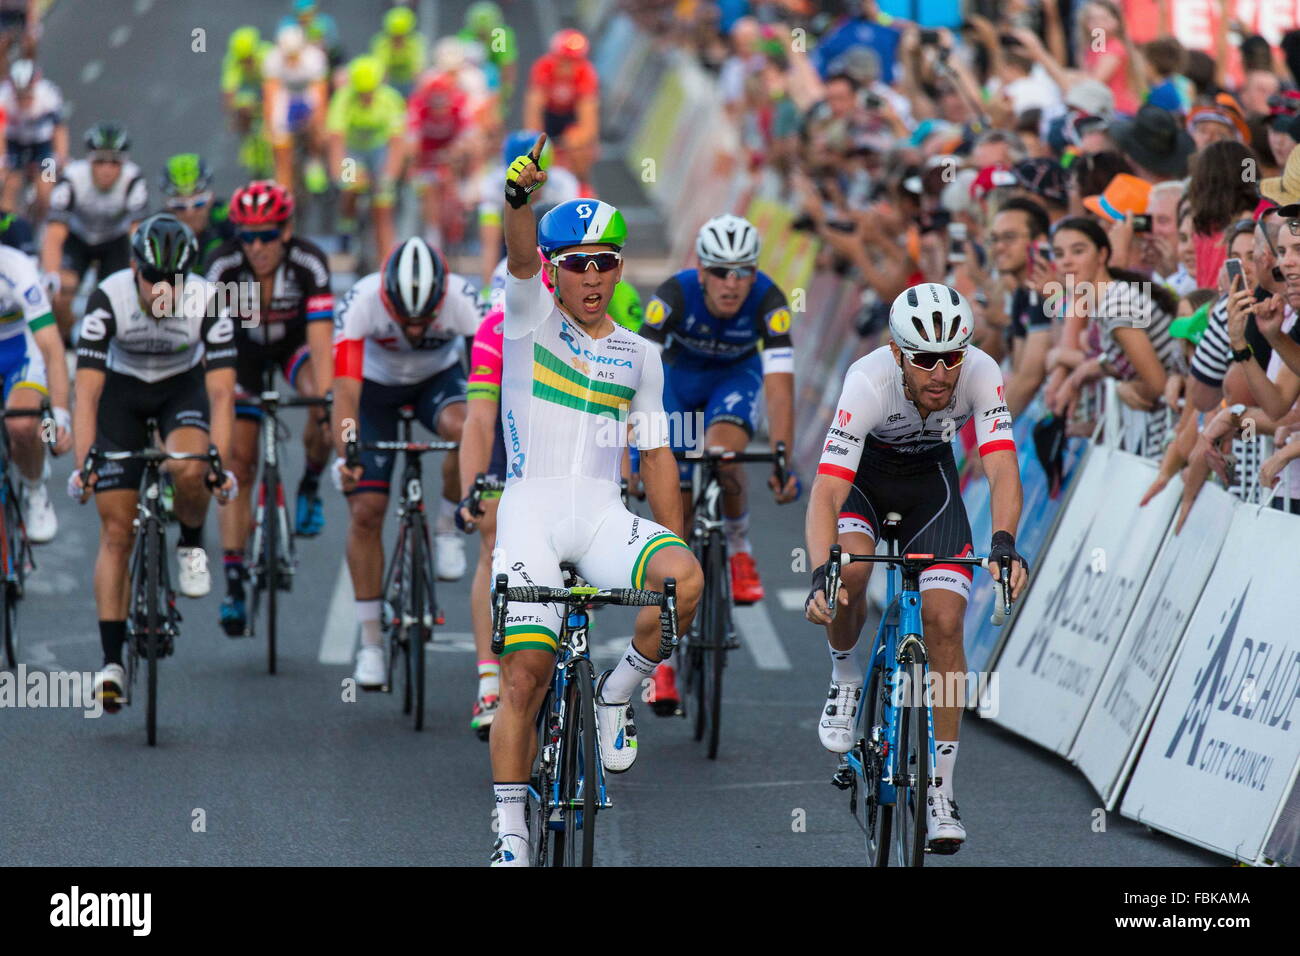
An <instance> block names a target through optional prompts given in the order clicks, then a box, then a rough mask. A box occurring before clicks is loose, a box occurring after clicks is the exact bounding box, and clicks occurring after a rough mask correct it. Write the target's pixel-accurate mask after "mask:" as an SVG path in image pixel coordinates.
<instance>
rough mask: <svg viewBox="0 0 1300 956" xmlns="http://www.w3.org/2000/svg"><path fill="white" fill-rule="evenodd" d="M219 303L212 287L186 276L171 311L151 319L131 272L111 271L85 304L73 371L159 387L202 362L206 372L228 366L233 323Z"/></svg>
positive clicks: (232, 356) (232, 350)
mask: <svg viewBox="0 0 1300 956" xmlns="http://www.w3.org/2000/svg"><path fill="white" fill-rule="evenodd" d="M219 302H220V299H219V298H218V297H217V290H216V287H215V286H214V285H213V284H212V283H211V282H208V281H206V280H204V279H200V278H199V277H198V276H193V275H192V276H187V277H186V279H185V288H184V290H183V291H182V293H181V294H179V295H177V296H176V300H175V303H174V305H175V308H171V309H164V310H163V311H165V312H166V313H167V314H166V315H163V316H162V317H155V316H153V315H151V314H150V313H149V312H147V311H146V310H145V308H144V306H142V305H141V304H140V295H139V292H138V291H137V289H136V281H135V274H134V273H133V272H132V271H131V270H130V269H122V270H120V271H118V272H114V273H113V274H112V275H111V276H109V277H108V278H107V279H105V280H104V281H103V282H101V283H100V284H99V285H98V286H97V287H96V288H95V291H94V292H92V293H91V294H90V298H89V299H88V300H87V302H86V315H85V318H83V319H82V320H81V335H80V336H79V337H78V339H77V368H79V369H82V368H94V369H101V370H103V369H107V370H108V371H110V372H120V373H121V374H123V375H131V376H134V377H135V378H138V379H140V380H141V381H142V382H160V381H162V380H163V379H166V378H171V377H172V376H174V375H180V374H181V373H182V372H188V371H189V370H190V369H192V368H193V367H194V366H196V365H198V364H199V363H200V362H203V361H205V360H206V362H207V367H208V368H209V369H213V368H225V367H233V366H234V364H235V355H236V350H235V323H234V322H233V321H232V320H231V318H230V316H229V315H227V314H226V313H225V312H224V310H219V309H218V307H217V306H218V303H219Z"/></svg>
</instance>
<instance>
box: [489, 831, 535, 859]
mask: <svg viewBox="0 0 1300 956" xmlns="http://www.w3.org/2000/svg"><path fill="white" fill-rule="evenodd" d="M488 865H489V866H527V865H528V837H526V836H520V835H519V834H518V833H503V834H501V836H500V838H499V839H498V840H497V842H496V845H495V846H493V847H492V857H491V860H490V861H489V863H488Z"/></svg>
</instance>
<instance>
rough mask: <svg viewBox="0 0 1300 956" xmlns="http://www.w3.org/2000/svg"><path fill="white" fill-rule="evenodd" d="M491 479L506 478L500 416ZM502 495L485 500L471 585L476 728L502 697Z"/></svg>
mask: <svg viewBox="0 0 1300 956" xmlns="http://www.w3.org/2000/svg"><path fill="white" fill-rule="evenodd" d="M486 474H487V476H488V477H489V478H491V479H492V480H494V481H504V480H505V477H506V449H505V442H504V441H503V440H502V435H501V416H500V415H498V416H497V422H496V438H495V441H494V443H493V448H492V460H491V463H490V464H489V465H488V470H487V472H486ZM500 498H501V493H500V492H490V493H489V494H488V495H485V496H484V497H483V499H482V501H481V507H482V509H483V515H482V517H480V518H479V519H478V522H477V528H478V533H479V543H478V563H477V564H476V565H475V567H474V580H473V581H472V582H471V583H470V592H469V595H470V620H471V622H472V627H473V631H474V651H475V657H476V659H477V662H478V663H477V670H478V696H477V698H476V701H475V705H474V707H475V713H474V716H473V718H472V721H471V722H472V724H473V726H474V728H475V729H478V728H479V727H480V726H484V725H486V724H489V723H491V721H492V720H494V719H495V717H496V708H497V706H498V704H499V702H500V697H501V683H500V672H501V664H500V661H498V660H497V656H496V655H495V654H493V653H492V607H491V603H490V593H491V588H492V552H493V551H494V550H495V549H496V538H497V508H498V505H499V504H500Z"/></svg>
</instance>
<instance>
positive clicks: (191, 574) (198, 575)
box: [176, 546, 212, 598]
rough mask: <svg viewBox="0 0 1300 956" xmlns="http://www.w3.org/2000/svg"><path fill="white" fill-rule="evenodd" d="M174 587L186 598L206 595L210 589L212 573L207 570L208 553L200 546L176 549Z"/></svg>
mask: <svg viewBox="0 0 1300 956" xmlns="http://www.w3.org/2000/svg"><path fill="white" fill-rule="evenodd" d="M176 564H177V565H178V567H179V570H178V571H177V573H176V589H177V590H178V591H180V592H181V594H184V595H185V596H186V597H187V598H201V597H207V596H208V592H209V591H211V590H212V573H211V572H210V571H209V570H208V553H207V552H206V551H204V550H203V549H202V548H186V547H184V546H182V547H179V548H177V549H176Z"/></svg>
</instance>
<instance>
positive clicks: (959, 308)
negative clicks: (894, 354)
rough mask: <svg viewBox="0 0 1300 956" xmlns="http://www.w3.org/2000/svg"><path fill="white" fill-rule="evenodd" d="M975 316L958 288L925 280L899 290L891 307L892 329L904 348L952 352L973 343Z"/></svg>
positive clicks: (904, 349) (914, 350) (920, 350)
mask: <svg viewBox="0 0 1300 956" xmlns="http://www.w3.org/2000/svg"><path fill="white" fill-rule="evenodd" d="M974 329H975V316H974V314H973V313H972V312H971V308H970V303H969V302H967V301H966V299H965V297H964V296H963V295H962V294H961V293H960V292H958V291H957V290H956V289H950V288H948V286H946V285H943V284H942V283H939V282H923V283H921V284H920V285H916V286H912V288H910V289H905V290H904V291H903V292H901V293H899V295H898V298H896V299H894V304H893V305H892V306H890V307H889V331H890V334H892V335H893V337H894V341H895V342H896V343H897V344H898V347H899V348H900V349H902V350H903V351H905V352H952V351H955V350H956V349H964V348H965V347H966V346H967V345H969V344H970V340H971V335H972V333H973V331H974Z"/></svg>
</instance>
